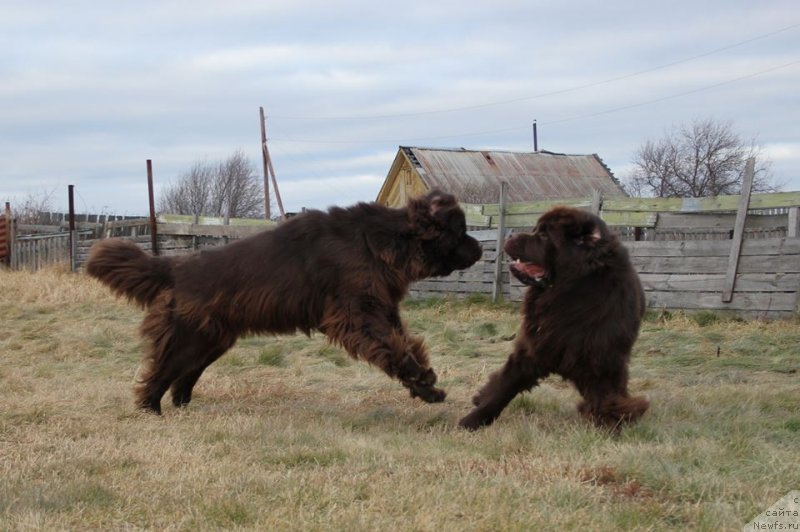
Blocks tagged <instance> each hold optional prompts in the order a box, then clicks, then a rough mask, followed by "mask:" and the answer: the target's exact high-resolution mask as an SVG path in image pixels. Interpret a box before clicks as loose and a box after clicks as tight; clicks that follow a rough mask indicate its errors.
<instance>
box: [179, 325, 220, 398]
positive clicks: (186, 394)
mask: <svg viewBox="0 0 800 532" xmlns="http://www.w3.org/2000/svg"><path fill="white" fill-rule="evenodd" d="M198 336H199V335H198ZM196 338H197V337H196ZM233 343H234V340H233V339H220V340H217V341H215V342H211V341H209V340H206V341H204V342H202V345H196V349H197V351H196V353H197V357H196V358H195V360H198V361H201V362H200V365H199V366H194V365H190V367H191V368H192V369H188V370H187V371H185V372H184V373H183V374H182V375H181V376H180V377H178V378H177V379H176V380H175V381H174V382H173V383H172V386H171V387H170V392H171V394H172V404H174V405H175V406H179V407H180V406H186V405H187V404H189V402H190V401H191V400H192V390H193V389H194V385H195V384H197V381H198V380H199V379H200V376H201V375H202V374H203V372H204V371H205V370H206V368H207V367H208V366H210V365H211V364H213V363H214V361H216V360H217V359H218V358H219V357H221V356H222V355H223V354H225V352H226V351H227V350H228V349H230V347H231V346H232V345H233ZM204 351H205V355H201V353H203V352H204Z"/></svg>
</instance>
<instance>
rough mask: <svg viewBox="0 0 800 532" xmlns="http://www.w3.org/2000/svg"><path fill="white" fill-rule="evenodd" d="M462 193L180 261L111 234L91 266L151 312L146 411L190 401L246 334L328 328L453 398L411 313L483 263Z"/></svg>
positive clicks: (313, 220) (310, 223)
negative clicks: (408, 302) (444, 282)
mask: <svg viewBox="0 0 800 532" xmlns="http://www.w3.org/2000/svg"><path fill="white" fill-rule="evenodd" d="M481 254H482V249H481V246H480V243H479V242H478V241H477V240H475V239H474V238H472V237H471V236H469V235H467V232H466V224H465V218H464V212H463V211H462V210H461V209H460V208H459V206H458V203H457V202H456V199H455V197H453V196H452V195H450V194H446V193H443V192H438V191H433V192H431V193H429V194H428V195H426V196H423V197H420V198H416V199H412V200H410V201H409V202H408V205H407V206H406V207H404V208H399V209H392V208H388V207H384V206H382V205H378V204H376V203H359V204H357V205H354V206H352V207H348V208H339V207H332V208H331V209H329V210H328V211H327V212H322V211H309V212H306V213H303V214H301V215H298V216H296V217H295V218H292V219H290V220H289V221H287V222H286V223H284V224H282V225H280V226H278V227H277V228H276V229H274V230H272V231H264V232H262V233H260V234H257V235H255V236H252V237H249V238H245V239H242V240H238V241H236V242H233V243H231V244H228V245H226V246H222V247H219V248H214V249H210V250H207V251H200V252H199V253H194V254H191V255H185V256H179V257H153V256H152V255H149V254H147V253H145V252H144V251H142V250H141V249H140V248H139V247H138V246H137V245H136V244H134V243H132V242H130V241H125V240H119V239H113V240H106V241H103V242H100V243H98V244H96V245H95V246H94V247H93V248H92V252H91V255H90V257H89V261H88V263H87V266H86V271H87V272H88V273H89V275H91V276H93V277H95V278H97V279H99V280H100V281H101V282H103V283H105V284H106V285H108V286H109V287H110V288H111V289H112V290H113V291H114V292H116V293H117V294H120V295H123V296H126V297H127V298H128V299H130V300H133V301H135V302H137V303H138V304H139V305H141V306H142V307H144V308H145V309H146V315H145V318H144V321H143V322H142V326H141V333H142V336H143V337H144V338H145V340H146V348H147V353H146V355H145V360H144V361H145V370H144V371H143V373H142V375H141V378H140V382H139V383H138V386H137V392H136V402H137V404H138V406H139V407H141V408H143V409H145V410H150V411H152V412H156V413H161V398H162V396H163V395H164V394H165V393H166V391H167V390H168V389H171V390H172V402H173V403H174V404H175V406H182V405H185V404H187V403H188V402H189V401H190V400H191V398H192V389H193V388H194V385H195V383H197V380H198V379H199V378H200V375H202V373H203V371H204V370H205V369H206V368H207V367H208V366H209V365H210V364H211V363H213V362H214V361H215V360H217V359H218V358H219V357H220V356H222V355H223V354H224V353H225V352H226V351H227V350H228V349H229V348H230V347H231V346H232V345H233V344H234V342H235V341H236V339H237V338H239V337H240V336H243V335H249V334H265V333H266V334H282V333H292V332H295V331H301V332H304V333H306V334H310V332H311V331H312V330H317V331H321V332H322V333H324V334H325V335H326V336H327V337H328V338H329V339H330V340H331V341H332V342H334V343H336V344H339V345H341V346H342V347H344V348H345V349H346V350H347V352H348V353H349V354H350V355H351V356H352V357H354V358H359V359H362V360H365V361H367V362H369V363H370V364H373V365H375V366H377V367H379V368H380V369H382V370H383V371H384V372H386V373H387V374H388V375H389V376H390V377H394V378H397V379H398V380H399V381H400V382H401V383H402V384H403V386H405V387H406V388H408V389H409V391H410V392H411V396H412V397H419V398H421V399H422V400H423V401H426V402H438V401H443V400H444V398H445V392H444V391H443V390H440V389H438V388H435V387H434V384H435V383H436V373H434V371H433V369H432V368H431V367H430V362H429V360H428V353H427V351H426V349H425V346H424V344H423V342H422V339H421V338H419V337H416V336H412V335H410V334H409V333H408V331H407V330H406V327H405V324H404V323H403V321H402V320H401V319H400V312H399V309H398V305H399V303H400V300H401V299H402V298H403V296H405V294H406V292H407V290H408V286H409V285H410V284H411V283H412V282H414V281H419V280H421V279H424V278H426V277H431V276H444V275H448V274H450V273H452V272H453V271H455V270H459V269H464V268H468V267H469V266H472V264H474V263H475V262H476V261H477V260H478V259H479V258H480V256H481Z"/></svg>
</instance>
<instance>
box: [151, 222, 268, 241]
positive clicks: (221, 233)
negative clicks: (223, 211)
mask: <svg viewBox="0 0 800 532" xmlns="http://www.w3.org/2000/svg"><path fill="white" fill-rule="evenodd" d="M267 230H269V228H268V227H264V226H226V225H192V224H173V223H164V224H159V225H158V231H159V233H160V234H162V235H172V236H213V237H217V238H222V237H226V236H227V237H231V238H245V237H248V236H252V235H255V234H258V233H261V232H262V231H267Z"/></svg>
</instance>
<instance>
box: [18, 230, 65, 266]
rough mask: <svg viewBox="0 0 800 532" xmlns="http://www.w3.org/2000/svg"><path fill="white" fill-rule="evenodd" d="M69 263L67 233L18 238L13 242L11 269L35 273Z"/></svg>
mask: <svg viewBox="0 0 800 532" xmlns="http://www.w3.org/2000/svg"><path fill="white" fill-rule="evenodd" d="M67 261H69V233H59V234H55V235H36V236H20V237H17V238H16V239H15V240H14V252H13V253H12V255H11V261H10V262H11V264H10V265H11V268H12V269H15V270H29V271H37V270H39V269H41V268H44V267H47V266H52V265H55V264H60V263H62V262H67Z"/></svg>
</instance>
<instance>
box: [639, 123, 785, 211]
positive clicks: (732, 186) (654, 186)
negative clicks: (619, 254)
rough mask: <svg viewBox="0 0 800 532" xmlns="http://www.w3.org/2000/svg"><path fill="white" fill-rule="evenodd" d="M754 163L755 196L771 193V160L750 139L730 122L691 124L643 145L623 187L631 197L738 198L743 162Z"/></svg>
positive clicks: (775, 188)
mask: <svg viewBox="0 0 800 532" xmlns="http://www.w3.org/2000/svg"><path fill="white" fill-rule="evenodd" d="M750 157H754V158H755V159H756V172H755V176H754V180H753V191H754V192H772V191H775V190H778V189H780V185H778V184H775V183H773V182H772V177H771V174H770V165H771V163H770V161H769V160H767V159H766V157H765V156H764V154H763V151H762V149H761V148H760V147H759V146H758V145H757V144H756V142H755V140H749V141H746V140H744V139H742V138H741V137H740V136H739V135H738V134H737V133H736V132H735V131H734V130H733V126H732V124H731V123H730V122H718V121H716V120H713V119H704V120H695V121H693V122H692V123H691V124H689V125H681V126H678V127H676V128H673V129H672V130H671V131H668V132H666V133H665V135H664V137H663V138H661V139H659V140H656V141H653V140H648V141H646V142H645V143H644V144H643V145H642V146H641V147H640V148H639V150H638V151H637V152H636V155H635V156H634V159H633V164H634V167H635V168H634V170H633V172H632V173H631V175H630V176H629V177H628V179H627V180H626V183H625V189H626V190H627V191H628V193H629V194H631V195H633V196H655V197H659V198H686V197H691V198H699V197H704V196H719V195H723V194H738V193H739V192H741V185H742V174H743V173H744V168H745V163H746V161H747V159H748V158H750Z"/></svg>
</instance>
